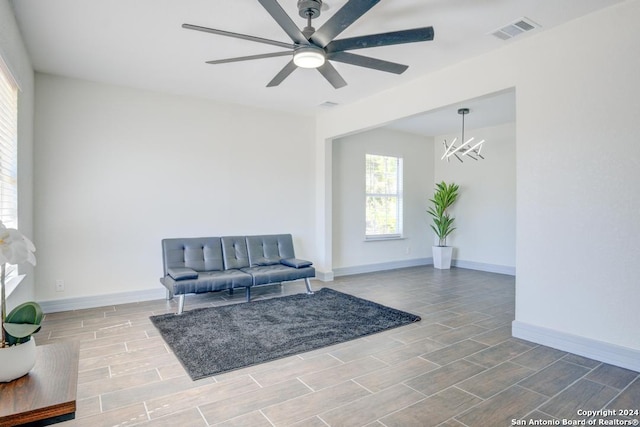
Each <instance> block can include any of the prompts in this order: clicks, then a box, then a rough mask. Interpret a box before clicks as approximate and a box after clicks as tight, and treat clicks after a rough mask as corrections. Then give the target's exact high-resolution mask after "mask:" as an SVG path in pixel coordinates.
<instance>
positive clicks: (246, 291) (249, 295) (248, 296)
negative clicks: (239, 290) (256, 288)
mask: <svg viewBox="0 0 640 427" xmlns="http://www.w3.org/2000/svg"><path fill="white" fill-rule="evenodd" d="M244 289H245V295H246V296H247V302H251V287H250V286H247V287H246V288H244Z"/></svg>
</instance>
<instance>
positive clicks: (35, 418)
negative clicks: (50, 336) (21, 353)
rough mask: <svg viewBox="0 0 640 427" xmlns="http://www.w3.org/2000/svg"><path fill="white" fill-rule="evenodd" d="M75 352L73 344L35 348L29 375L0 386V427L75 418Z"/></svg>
mask: <svg viewBox="0 0 640 427" xmlns="http://www.w3.org/2000/svg"><path fill="white" fill-rule="evenodd" d="M79 349H80V344H79V343H78V342H77V341H64V342H62V341H61V342H58V343H54V344H47V345H42V346H37V347H36V365H35V366H34V368H33V369H32V370H31V372H29V373H28V374H27V375H25V376H24V377H22V378H18V379H17V380H14V381H11V382H9V383H0V427H5V426H7V427H8V426H16V425H21V424H27V423H32V425H49V424H53V423H55V422H60V421H66V420H71V419H73V418H75V413H76V391H77V387H78V357H79Z"/></svg>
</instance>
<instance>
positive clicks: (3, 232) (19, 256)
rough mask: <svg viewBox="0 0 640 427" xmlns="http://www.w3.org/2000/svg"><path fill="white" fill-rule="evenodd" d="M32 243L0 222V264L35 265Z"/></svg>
mask: <svg viewBox="0 0 640 427" xmlns="http://www.w3.org/2000/svg"><path fill="white" fill-rule="evenodd" d="M35 250H36V247H35V246H34V245H33V242H32V241H31V240H29V239H28V238H26V237H25V236H24V235H23V234H22V233H20V232H19V231H18V230H16V229H14V228H6V227H5V226H4V224H3V223H2V221H0V264H4V263H7V264H22V263H23V262H28V263H29V264H31V265H34V266H35V265H36V257H35V255H34V254H33V253H34V252H35Z"/></svg>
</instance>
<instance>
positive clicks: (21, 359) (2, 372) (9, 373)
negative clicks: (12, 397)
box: [0, 338, 36, 383]
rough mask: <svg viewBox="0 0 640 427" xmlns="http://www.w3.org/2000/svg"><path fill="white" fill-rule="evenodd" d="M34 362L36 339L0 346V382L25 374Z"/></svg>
mask: <svg viewBox="0 0 640 427" xmlns="http://www.w3.org/2000/svg"><path fill="white" fill-rule="evenodd" d="M35 364H36V341H35V340H34V339H33V338H31V339H30V340H29V341H27V342H26V343H24V344H19V345H13V346H11V347H4V348H0V382H3V383H6V382H9V381H13V380H15V379H16V378H20V377H22V376H24V375H26V374H27V373H28V372H29V371H30V370H31V369H32V368H33V367H34V366H35Z"/></svg>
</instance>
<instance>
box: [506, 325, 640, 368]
mask: <svg viewBox="0 0 640 427" xmlns="http://www.w3.org/2000/svg"><path fill="white" fill-rule="evenodd" d="M511 333H512V335H513V336H514V337H516V338H521V339H523V340H527V341H531V342H535V343H538V344H542V345H546V346H548V347H553V348H556V349H558V350H563V351H568V352H570V353H574V354H577V355H579V356H584V357H588V358H589V359H594V360H598V361H600V362H604V363H608V364H611V365H615V366H620V367H622V368H626V369H631V370H633V371H636V372H640V350H636V349H632V348H628V347H622V346H619V345H616V344H611V343H606V342H603V341H598V340H593V339H590V338H585V337H582V336H578V335H573V334H568V333H566V332H560V331H556V330H554V329H548V328H543V327H541V326H535V325H531V324H529V323H523V322H519V321H517V320H516V321H514V322H513V323H512V324H511Z"/></svg>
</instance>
